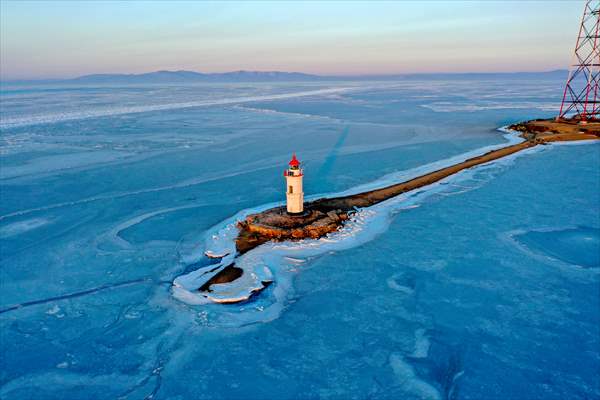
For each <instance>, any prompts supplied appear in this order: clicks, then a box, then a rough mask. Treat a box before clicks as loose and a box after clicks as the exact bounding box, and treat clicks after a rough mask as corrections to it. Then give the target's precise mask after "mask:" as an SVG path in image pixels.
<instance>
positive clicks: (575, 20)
mask: <svg viewBox="0 0 600 400" xmlns="http://www.w3.org/2000/svg"><path fill="white" fill-rule="evenodd" d="M583 3H584V2H583V1H573V0H569V1H482V2H476V1H471V2H460V1H448V2H443V1H419V2H401V1H398V2H370V3H362V2H341V1H336V2H294V3H292V2H274V1H266V2H221V3H212V2H192V1H187V2H158V1H151V2H124V1H123V2H112V1H80V2H75V1H65V2H52V1H47V0H45V1H38V2H26V1H11V0H2V1H1V2H0V77H1V78H2V79H29V78H63V77H74V76H79V75H84V74H90V73H138V72H150V71H155V70H162V69H169V70H178V69H188V70H195V71H200V72H224V71H232V70H240V69H245V70H261V71H266V70H279V71H299V72H307V73H317V74H392V73H407V72H472V71H484V72H493V71H541V70H551V69H562V68H566V67H567V66H568V63H569V61H570V56H571V52H572V51H573V46H574V44H575V36H576V34H577V30H578V24H579V21H580V18H581V13H582V12H583Z"/></svg>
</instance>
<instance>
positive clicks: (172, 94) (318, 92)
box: [0, 78, 600, 399]
mask: <svg viewBox="0 0 600 400" xmlns="http://www.w3.org/2000/svg"><path fill="white" fill-rule="evenodd" d="M561 83H562V82H559V81H555V80H551V79H548V80H541V79H540V80H537V81H526V82H524V81H520V80H513V79H509V78H495V79H488V80H485V79H479V80H476V79H472V80H458V79H457V80H435V79H430V80H406V81H397V82H336V83H314V84H309V83H302V84H236V85H216V84H215V85H197V86H190V87H180V86H137V87H53V88H47V87H8V88H6V87H3V88H2V89H3V91H2V92H1V94H0V96H1V97H0V99H1V102H2V108H1V111H0V116H1V121H0V131H1V133H2V136H1V139H0V140H1V145H2V147H1V151H2V153H1V168H0V179H1V181H0V182H1V184H2V188H1V189H2V192H1V209H0V246H1V248H0V250H1V254H2V261H1V269H0V282H1V286H2V287H1V289H2V296H0V297H1V298H0V301H1V305H0V308H1V310H0V311H1V313H0V329H1V330H2V341H1V346H2V349H1V351H2V355H3V357H2V360H1V361H0V362H1V363H2V368H1V373H0V397H1V398H3V399H4V398H6V399H12V398H15V399H17V398H18V399H22V398H39V397H40V396H43V398H65V397H71V398H90V399H92V398H107V397H110V398H119V397H123V398H144V397H146V396H148V395H150V394H154V398H198V397H201V398H216V399H229V398H241V397H245V398H248V397H256V398H292V397H304V398H316V397H323V398H348V397H356V398H368V397H376V398H482V397H484V396H485V397H488V396H489V395H490V394H497V397H499V398H500V397H501V398H518V397H527V398H540V397H543V398H564V397H567V396H568V397H571V398H593V397H598V396H600V381H599V379H598V371H599V370H600V358H599V356H598V350H597V349H598V347H599V346H600V340H599V332H598V327H599V326H600V316H599V312H598V308H597V304H598V302H599V300H600V294H599V292H598V284H599V275H598V274H599V272H600V266H599V265H598V258H597V254H598V253H599V252H600V244H599V243H600V233H599V229H600V215H599V212H600V211H599V203H600V198H599V196H600V168H599V167H600V146H598V145H597V144H592V145H586V144H581V145H577V146H554V145H552V146H547V147H544V148H543V149H542V150H540V151H536V152H532V153H526V154H523V155H520V156H519V157H516V158H514V159H512V160H510V161H509V162H502V163H497V164H491V165H487V166H484V167H482V168H478V169H476V170H474V171H472V172H471V173H469V174H465V176H462V177H461V178H460V179H457V180H455V181H452V182H449V183H447V184H446V185H443V186H442V187H439V188H438V190H436V191H435V192H433V193H431V194H430V195H428V196H424V197H423V198H422V199H418V200H417V201H415V202H414V204H412V205H411V207H406V208H402V207H399V208H397V209H395V210H394V211H393V212H391V213H390V214H389V215H388V216H386V219H385V223H384V226H383V228H381V229H380V230H379V231H377V234H376V235H375V236H374V237H373V238H370V239H369V240H363V241H359V242H358V244H357V245H356V246H353V245H348V246H346V247H345V248H344V249H340V250H336V249H332V250H331V251H329V252H327V253H324V254H319V255H317V256H311V255H308V256H302V255H301V256H300V257H288V258H286V259H285V264H286V265H285V266H283V267H285V268H286V271H287V272H286V273H287V275H286V276H287V277H289V280H285V281H281V282H277V281H276V282H275V284H274V285H272V287H270V288H269V289H267V291H265V292H264V293H262V294H261V295H260V296H259V297H258V298H256V299H255V300H253V301H251V302H249V303H244V304H238V305H215V304H206V305H189V304H187V303H185V302H182V301H180V300H179V299H177V298H175V297H174V296H173V294H172V290H171V284H172V282H173V281H174V280H175V279H176V278H177V277H178V276H181V275H182V274H185V273H188V272H191V271H193V270H194V269H198V268H202V267H204V266H206V265H207V264H208V263H209V262H210V261H208V260H206V259H202V258H197V259H196V258H194V257H193V255H194V254H197V250H200V254H201V250H202V248H201V247H202V245H203V243H204V240H205V236H206V234H207V232H209V231H210V230H211V229H212V228H213V227H215V226H219V225H220V224H222V222H223V221H224V220H226V219H228V218H230V217H231V216H233V215H234V214H236V213H237V212H238V211H240V210H245V209H252V208H255V207H261V206H264V205H266V204H270V203H273V202H279V201H281V200H282V197H283V196H282V194H283V181H282V177H281V169H282V168H283V167H284V165H285V162H286V161H287V160H288V158H289V156H290V154H291V153H292V152H293V151H295V152H297V153H298V154H300V155H301V157H302V159H303V160H304V161H305V162H306V163H305V170H306V180H305V181H306V182H305V183H306V185H305V186H306V188H305V190H306V193H307V195H309V196H310V195H319V194H324V193H333V192H340V191H345V190H352V189H353V188H355V187H357V186H360V185H365V184H369V183H370V182H373V181H376V180H378V179H380V178H381V177H383V176H386V175H389V174H394V173H398V172H402V171H406V170H410V169H412V168H417V167H419V166H422V165H424V164H428V163H434V162H437V161H440V160H444V159H447V158H450V157H454V156H458V155H461V154H463V153H466V152H469V151H473V150H475V149H478V148H481V147H484V146H490V145H498V144H501V143H504V142H505V139H504V138H503V137H502V135H501V134H500V132H497V131H496V128H498V127H500V126H503V125H506V124H507V123H510V122H516V121H519V120H522V119H529V118H534V117H549V116H552V115H553V107H554V106H555V105H556V102H557V101H558V98H557V95H559V94H560V87H561ZM531 93H536V94H535V95H532V94H531ZM366 224H367V227H366V229H369V226H368V224H369V222H368V221H367V222H366ZM348 240H349V241H350V242H351V241H352V237H350V238H349V239H348ZM345 243H349V242H348V241H347V242H345ZM198 247H200V248H198ZM257 250H258V249H257ZM190 254H191V255H192V257H191V258H190V257H189V256H190ZM274 297H276V298H277V299H278V303H277V304H278V306H279V309H278V311H277V312H276V313H272V314H269V317H268V318H264V319H260V318H258V319H257V318H252V319H247V318H246V317H245V316H246V315H247V314H248V312H249V311H251V312H252V313H253V314H260V313H265V312H269V310H268V307H269V306H270V305H271V304H273V301H272V299H273V298H274Z"/></svg>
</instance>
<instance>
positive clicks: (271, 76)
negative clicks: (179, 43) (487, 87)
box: [4, 70, 567, 84]
mask: <svg viewBox="0 0 600 400" xmlns="http://www.w3.org/2000/svg"><path fill="white" fill-rule="evenodd" d="M566 75H567V71H566V70H555V71H546V72H505V73H480V72H477V73H431V74H396V75H338V76H324V75H311V74H304V73H300V72H280V71H234V72H223V73H201V72H195V71H183V70H182V71H156V72H148V73H143V74H93V75H83V76H80V77H78V78H72V79H46V80H20V81H5V82H4V83H39V84H56V83H66V84H167V83H174V84H176V83H196V82H232V83H233V82H296V81H302V82H308V81H341V80H361V81H365V80H378V81H381V80H410V79H469V78H482V79H484V78H495V77H505V78H506V77H509V78H514V79H531V78H543V77H548V78H554V77H564V78H566Z"/></svg>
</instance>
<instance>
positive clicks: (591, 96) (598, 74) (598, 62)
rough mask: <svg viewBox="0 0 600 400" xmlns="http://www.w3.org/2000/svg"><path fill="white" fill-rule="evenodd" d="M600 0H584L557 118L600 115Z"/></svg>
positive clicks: (587, 118) (597, 116) (582, 119)
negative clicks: (599, 86)
mask: <svg viewBox="0 0 600 400" xmlns="http://www.w3.org/2000/svg"><path fill="white" fill-rule="evenodd" d="M599 27H600V0H588V1H587V2H586V3H585V9H584V11H583V18H582V19H581V26H580V28H579V35H578V36H577V43H576V44H575V55H574V57H573V60H574V61H573V63H572V64H571V66H570V68H569V77H568V78H567V84H566V85H565V92H564V94H563V101H562V104H561V106H560V112H559V113H558V117H557V119H560V118H567V117H573V118H574V119H576V120H581V121H590V120H598V119H600V96H599V95H598V83H599V81H600V41H599V39H598V28H599Z"/></svg>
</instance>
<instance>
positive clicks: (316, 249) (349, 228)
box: [173, 127, 598, 325]
mask: <svg viewBox="0 0 600 400" xmlns="http://www.w3.org/2000/svg"><path fill="white" fill-rule="evenodd" d="M498 130H499V131H501V132H504V135H503V136H504V138H506V140H507V143H502V144H498V145H491V146H485V147H482V148H479V149H475V150H472V151H469V152H467V153H463V154H460V155H458V156H454V157H451V158H448V159H445V160H440V161H437V162H434V163H430V164H426V165H424V166H419V167H416V168H413V169H410V170H407V171H400V172H397V173H393V174H388V175H386V176H384V177H382V178H380V179H378V180H376V181H374V182H371V183H368V184H364V185H360V186H358V187H355V188H352V189H349V190H347V191H343V192H340V193H331V194H326V195H314V196H310V197H307V200H311V199H316V198H322V197H337V196H345V195H349V194H355V193H360V192H363V191H367V190H372V189H376V188H381V187H384V186H387V185H390V184H393V183H396V182H400V181H403V180H408V179H411V178H414V177H417V176H420V175H423V174H426V173H428V172H432V171H435V170H438V169H440V168H444V167H447V166H450V165H454V164H456V163H460V162H462V161H464V160H466V159H469V158H472V157H474V156H477V155H481V154H483V153H486V152H488V151H491V150H495V149H498V148H502V147H505V146H508V145H512V144H517V143H520V142H522V141H523V139H522V138H521V137H519V136H518V134H519V132H515V131H511V130H509V129H508V128H506V127H503V128H499V129H498ZM590 143H598V141H595V140H589V141H588V140H585V141H579V142H555V143H551V144H549V145H547V146H535V147H532V148H529V149H525V150H523V151H520V152H517V153H513V154H511V155H509V156H506V157H503V158H501V159H497V160H494V161H490V162H488V163H484V164H480V165H478V166H475V167H472V168H469V169H466V170H463V171H460V172H458V173H456V174H454V175H451V176H449V177H447V178H444V179H442V180H440V181H438V182H435V183H432V184H431V185H427V186H424V187H422V188H419V189H417V190H414V191H411V192H408V193H405V194H401V195H399V196H396V197H393V198H391V199H388V200H386V201H383V202H381V203H379V204H376V205H374V206H371V207H368V208H364V209H360V210H359V211H358V212H357V213H355V214H354V215H353V216H352V218H351V219H350V221H348V222H347V223H346V224H344V226H343V227H342V228H341V229H340V230H338V231H336V232H334V233H331V234H329V235H327V236H325V237H323V238H320V239H304V240H299V241H286V242H267V243H265V244H263V245H261V246H258V247H256V248H254V249H252V250H250V251H249V252H247V253H245V254H243V255H241V256H239V257H237V258H236V248H235V238H236V237H237V234H238V229H237V227H236V224H237V222H238V221H240V220H243V219H244V218H245V217H246V216H247V215H249V214H253V213H257V212H260V211H263V210H266V209H269V208H272V207H274V206H277V205H281V204H282V203H281V202H277V203H269V204H264V205H262V206H258V207H254V208H250V209H246V210H242V211H240V212H238V213H237V214H235V215H234V216H232V217H231V218H229V219H227V220H225V221H223V222H222V223H220V224H218V225H215V226H214V227H212V228H211V229H209V231H208V232H207V234H206V235H205V243H204V245H202V244H200V245H199V246H197V247H196V248H195V249H194V251H192V252H191V254H189V255H187V256H185V257H184V258H183V259H182V261H184V262H185V263H188V264H189V263H193V262H197V261H198V260H199V259H200V258H202V257H203V255H202V248H205V249H207V252H208V253H213V254H227V255H226V256H225V257H223V258H222V259H221V262H220V263H219V264H217V265H212V266H209V267H204V268H201V269H199V270H197V271H193V272H191V273H188V274H185V275H181V276H179V277H177V278H176V279H175V281H174V286H175V288H174V290H173V295H174V296H175V297H176V298H177V299H179V300H181V301H183V302H185V303H188V304H205V303H207V302H211V301H216V302H224V301H228V300H229V301H233V300H235V299H247V298H249V297H250V296H251V295H252V294H253V291H255V290H257V289H258V288H261V287H262V284H261V283H260V282H261V281H264V280H272V281H274V282H275V283H276V284H275V285H274V288H273V290H272V292H271V293H270V295H269V296H268V297H269V298H268V299H264V298H263V299H262V300H261V305H260V307H255V308H247V307H242V308H240V312H239V313H237V314H236V315H232V314H229V317H232V318H233V319H234V320H235V321H236V322H233V321H230V322H229V323H232V324H234V325H236V324H244V323H252V322H257V321H263V322H264V321H269V320H272V319H274V318H277V316H278V315H279V313H280V312H281V310H282V308H283V305H284V300H285V298H286V296H288V295H289V292H290V291H291V290H292V285H291V281H292V278H293V275H294V274H295V273H296V271H297V269H298V268H299V267H300V266H301V265H302V263H303V262H304V261H305V260H306V259H308V258H312V257H316V256H319V255H321V254H324V253H327V252H332V251H340V250H346V249H349V248H352V247H356V246H360V245H362V244H364V243H367V242H369V241H371V240H373V239H374V238H375V237H376V236H378V235H379V234H381V233H383V232H385V231H386V230H387V227H388V226H389V223H390V222H391V220H392V216H393V215H394V214H395V213H398V212H402V211H403V210H409V209H412V208H415V207H419V204H420V203H421V202H422V200H424V199H425V198H427V197H430V196H431V195H434V194H442V193H441V192H443V191H447V188H448V184H456V183H458V182H461V181H466V180H469V179H470V178H471V177H472V176H473V175H474V174H475V173H476V172H477V171H479V170H481V169H482V168H487V167H489V166H490V165H502V164H510V163H512V162H513V160H514V159H515V158H517V157H519V156H521V155H524V154H531V153H533V152H537V151H542V150H544V149H545V148H548V147H552V146H556V145H572V144H590ZM468 190H470V189H468ZM462 192H463V191H458V192H453V193H452V194H457V193H462ZM234 260H235V265H236V267H238V268H241V269H243V271H244V274H243V275H242V276H246V279H241V278H240V279H237V280H236V281H233V282H231V283H228V284H220V285H213V287H216V290H215V293H214V294H213V293H211V294H210V296H207V295H203V294H201V293H200V292H198V291H197V288H198V287H199V286H198V284H199V283H200V284H201V283H202V282H204V281H205V280H204V279H203V278H202V277H201V275H203V274H204V272H205V271H206V270H207V269H206V268H215V267H218V268H222V267H224V266H227V265H229V264H231V263H233V262H234ZM211 288H212V287H211ZM265 303H266V304H265Z"/></svg>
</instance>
